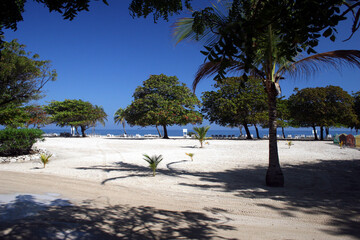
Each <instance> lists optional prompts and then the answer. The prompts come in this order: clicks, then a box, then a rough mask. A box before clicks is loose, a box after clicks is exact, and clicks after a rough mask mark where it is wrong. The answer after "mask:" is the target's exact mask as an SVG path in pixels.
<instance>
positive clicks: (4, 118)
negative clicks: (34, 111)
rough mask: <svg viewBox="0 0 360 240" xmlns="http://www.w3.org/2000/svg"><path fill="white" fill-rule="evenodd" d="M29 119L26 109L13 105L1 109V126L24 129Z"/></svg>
mask: <svg viewBox="0 0 360 240" xmlns="http://www.w3.org/2000/svg"><path fill="white" fill-rule="evenodd" d="M29 119H30V116H29V114H28V112H26V110H25V108H24V107H18V106H16V105H14V104H11V105H9V106H8V107H6V108H0V125H3V126H6V127H9V128H18V127H24V126H25V124H26V122H27V121H29Z"/></svg>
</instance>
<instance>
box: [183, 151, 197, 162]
mask: <svg viewBox="0 0 360 240" xmlns="http://www.w3.org/2000/svg"><path fill="white" fill-rule="evenodd" d="M185 154H186V155H188V156H189V157H190V158H191V161H193V160H194V159H193V157H194V155H195V154H194V153H185Z"/></svg>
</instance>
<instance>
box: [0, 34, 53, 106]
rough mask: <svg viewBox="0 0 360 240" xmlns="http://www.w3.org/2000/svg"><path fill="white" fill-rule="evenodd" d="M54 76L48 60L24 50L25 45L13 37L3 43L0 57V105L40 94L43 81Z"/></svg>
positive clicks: (11, 103)
mask: <svg viewBox="0 0 360 240" xmlns="http://www.w3.org/2000/svg"><path fill="white" fill-rule="evenodd" d="M54 80H56V72H55V70H51V65H50V61H48V60H39V55H37V54H31V53H30V52H26V51H25V45H22V44H19V43H18V42H17V41H16V40H12V41H11V42H5V43H4V49H3V50H2V54H1V58H0V109H3V108H6V107H8V106H10V105H22V104H23V103H26V102H28V101H30V100H34V99H38V98H40V97H41V96H40V94H41V90H42V88H43V87H44V85H45V84H46V83H47V82H49V81H54Z"/></svg>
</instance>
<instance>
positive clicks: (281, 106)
mask: <svg viewBox="0 0 360 240" xmlns="http://www.w3.org/2000/svg"><path fill="white" fill-rule="evenodd" d="M276 105H277V124H278V126H279V127H281V133H282V136H283V138H285V130H284V128H286V127H289V126H290V110H289V101H288V99H285V98H284V97H281V98H278V99H277V104H276Z"/></svg>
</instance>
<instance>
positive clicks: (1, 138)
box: [0, 128, 44, 156]
mask: <svg viewBox="0 0 360 240" xmlns="http://www.w3.org/2000/svg"><path fill="white" fill-rule="evenodd" d="M43 133H44V132H43V131H41V130H40V129H15V128H6V129H4V130H0V156H19V155H25V154H29V153H30V151H31V148H32V146H33V145H34V143H36V141H37V140H43V139H44V138H43V137H42V134H43Z"/></svg>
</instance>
